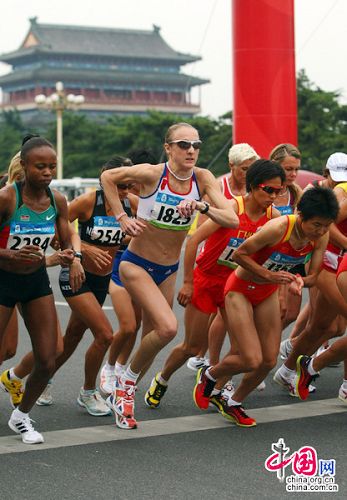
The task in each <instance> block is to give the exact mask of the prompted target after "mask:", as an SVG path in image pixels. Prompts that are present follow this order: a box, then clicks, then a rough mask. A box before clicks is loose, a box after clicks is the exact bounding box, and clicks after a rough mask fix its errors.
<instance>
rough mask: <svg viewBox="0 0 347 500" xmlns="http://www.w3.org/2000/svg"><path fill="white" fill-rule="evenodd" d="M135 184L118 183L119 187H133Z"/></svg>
mask: <svg viewBox="0 0 347 500" xmlns="http://www.w3.org/2000/svg"><path fill="white" fill-rule="evenodd" d="M133 187H134V184H117V188H118V189H132V188H133Z"/></svg>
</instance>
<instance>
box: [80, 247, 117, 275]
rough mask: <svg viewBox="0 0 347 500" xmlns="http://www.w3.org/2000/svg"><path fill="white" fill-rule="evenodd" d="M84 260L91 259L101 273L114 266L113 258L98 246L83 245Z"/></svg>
mask: <svg viewBox="0 0 347 500" xmlns="http://www.w3.org/2000/svg"><path fill="white" fill-rule="evenodd" d="M82 255H83V258H85V257H86V258H87V259H90V260H91V261H92V262H93V263H94V264H95V265H96V267H97V268H98V269H100V271H102V270H103V269H104V268H105V267H107V266H109V265H110V264H112V257H111V256H110V254H109V253H108V252H106V250H103V249H102V248H99V247H97V246H96V245H84V244H83V243H82Z"/></svg>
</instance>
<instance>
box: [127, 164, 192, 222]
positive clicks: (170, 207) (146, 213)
mask: <svg viewBox="0 0 347 500" xmlns="http://www.w3.org/2000/svg"><path fill="white" fill-rule="evenodd" d="M200 198H201V196H200V191H199V187H198V183H197V181H196V177H195V173H194V172H193V175H192V178H191V181H190V188H189V191H188V192H187V193H184V194H182V193H176V192H175V191H172V189H170V185H169V171H168V168H167V164H166V163H165V164H164V170H163V173H162V175H161V177H160V180H159V182H158V185H157V187H156V189H155V191H154V192H153V193H152V194H150V195H149V196H145V197H144V196H140V198H139V206H138V209H137V217H140V218H141V219H144V220H148V221H149V223H150V224H152V225H153V226H156V227H160V228H162V229H171V230H174V231H189V229H190V227H191V226H192V224H193V222H194V219H195V217H196V211H195V212H194V214H193V215H192V216H191V217H180V216H179V214H178V211H177V209H176V207H177V205H178V204H179V203H180V202H181V201H182V200H186V199H190V200H197V201H199V200H200Z"/></svg>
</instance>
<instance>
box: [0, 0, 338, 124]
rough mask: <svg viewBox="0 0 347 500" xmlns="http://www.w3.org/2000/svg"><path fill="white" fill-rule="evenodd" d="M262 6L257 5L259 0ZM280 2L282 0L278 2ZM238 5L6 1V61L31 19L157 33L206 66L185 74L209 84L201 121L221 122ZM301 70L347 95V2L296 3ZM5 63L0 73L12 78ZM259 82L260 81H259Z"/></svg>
mask: <svg viewBox="0 0 347 500" xmlns="http://www.w3.org/2000/svg"><path fill="white" fill-rule="evenodd" d="M253 1H255V2H256V1H258V0H253ZM277 1H278V2H280V1H281V0H277ZM231 2H232V0H170V1H168V0H98V1H95V0H83V1H82V0H75V1H71V0H59V1H57V2H48V1H47V0H30V1H28V0H2V1H1V7H2V9H1V16H0V54H1V53H6V52H10V51H12V50H15V49H17V48H18V47H19V45H20V44H21V43H22V41H23V38H24V36H25V34H26V33H27V31H28V29H29V21H28V19H29V17H34V16H38V20H39V22H42V23H57V24H78V25H88V26H106V27H107V26H109V27H119V28H134V29H152V24H156V25H159V26H160V27H161V34H162V36H163V38H164V39H165V40H166V41H167V42H168V43H169V44H170V45H171V46H172V47H173V48H174V49H176V50H177V51H180V52H187V53H191V54H198V55H201V56H202V58H203V60H202V61H201V62H198V63H195V64H193V65H187V66H185V67H183V71H185V72H187V73H190V74H193V75H195V76H199V77H203V78H208V79H210V80H211V83H210V84H209V85H204V86H203V87H202V90H201V105H202V114H204V115H210V116H213V117H217V116H219V115H221V114H223V113H225V112H227V111H229V110H230V109H231V108H232V83H231V80H232V69H231ZM295 17H296V26H295V31H296V69H297V70H299V69H301V68H305V69H306V72H307V74H308V77H309V78H310V80H312V81H313V82H314V83H315V84H317V85H318V86H320V87H321V88H323V89H324V90H337V89H339V90H341V91H342V93H343V96H344V98H345V97H346V96H347V64H346V61H347V43H346V41H345V36H346V33H347V29H346V28H347V0H295ZM8 68H9V67H8V66H5V65H2V64H0V73H1V74H4V73H7V72H8ZM259 76H260V77H261V75H259Z"/></svg>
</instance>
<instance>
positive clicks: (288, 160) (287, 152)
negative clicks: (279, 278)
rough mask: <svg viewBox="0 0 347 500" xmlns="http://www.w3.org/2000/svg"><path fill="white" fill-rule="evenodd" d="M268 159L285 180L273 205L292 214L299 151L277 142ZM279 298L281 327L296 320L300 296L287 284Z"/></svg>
mask: <svg viewBox="0 0 347 500" xmlns="http://www.w3.org/2000/svg"><path fill="white" fill-rule="evenodd" d="M270 160H272V161H277V162H278V163H279V164H280V165H281V167H282V168H283V169H284V172H285V174H286V182H285V183H284V185H283V189H282V190H281V191H280V193H279V195H278V196H277V197H276V200H275V203H274V205H275V207H276V208H277V210H279V211H280V212H281V214H282V215H288V214H293V213H294V211H295V209H296V206H297V204H298V201H299V199H300V196H301V195H302V189H301V188H300V186H298V185H297V184H296V183H295V179H296V177H297V175H298V171H299V169H300V166H301V153H300V151H299V150H298V148H297V147H295V146H293V144H278V145H277V146H276V147H275V148H274V149H273V150H272V151H271V153H270ZM296 272H298V273H299V274H301V275H303V276H304V275H305V272H304V268H303V267H302V268H301V269H300V268H299V269H296ZM278 293H279V300H280V307H281V318H282V329H283V330H284V329H285V328H286V327H287V326H288V325H290V324H291V323H292V322H293V321H295V320H296V318H297V317H298V314H299V313H300V307H301V296H300V295H294V296H293V295H291V296H289V295H288V286H283V285H281V286H280V288H279V292H278Z"/></svg>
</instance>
